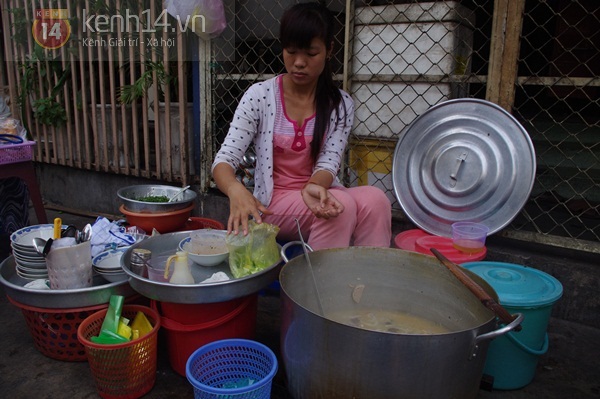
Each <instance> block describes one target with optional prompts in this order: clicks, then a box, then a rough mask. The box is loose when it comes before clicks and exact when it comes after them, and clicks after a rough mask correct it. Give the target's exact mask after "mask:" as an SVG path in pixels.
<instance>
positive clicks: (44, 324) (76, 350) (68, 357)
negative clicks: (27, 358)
mask: <svg viewBox="0 0 600 399" xmlns="http://www.w3.org/2000/svg"><path fill="white" fill-rule="evenodd" d="M7 297H8V296H7ZM8 300H9V301H10V302H11V303H12V304H13V305H15V306H16V307H18V308H19V309H21V313H23V316H24V317H25V322H26V323H27V327H29V331H30V332H31V337H32V338H33V344H34V345H35V347H36V349H37V350H38V351H40V352H41V353H42V354H43V355H45V356H48V357H50V358H52V359H56V360H64V361H71V362H82V361H86V360H87V357H86V355H85V348H84V347H83V345H81V343H79V340H78V339H77V328H78V327H79V325H80V324H81V323H82V322H83V320H85V319H86V318H87V317H88V316H90V315H92V314H93V313H95V312H97V311H98V310H101V309H106V308H107V307H108V304H100V305H96V306H88V307H82V308H70V309H46V308H38V307H34V306H29V305H25V304H22V303H19V302H17V301H15V300H14V299H12V298H11V297H8Z"/></svg>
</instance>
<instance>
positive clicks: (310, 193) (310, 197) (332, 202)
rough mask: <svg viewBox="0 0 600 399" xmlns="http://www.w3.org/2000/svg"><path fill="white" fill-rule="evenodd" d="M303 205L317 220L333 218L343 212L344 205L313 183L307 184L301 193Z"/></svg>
mask: <svg viewBox="0 0 600 399" xmlns="http://www.w3.org/2000/svg"><path fill="white" fill-rule="evenodd" d="M301 195H302V199H303V200H304V203H305V204H306V206H307V207H308V209H310V211H311V212H312V213H313V214H314V215H315V216H316V217H318V218H324V219H329V218H334V217H336V216H338V215H339V214H340V213H342V212H344V205H342V203H341V202H339V201H338V200H337V199H336V198H335V197H334V196H333V194H331V192H330V191H329V190H328V189H326V188H325V187H323V186H320V185H318V184H315V183H307V184H306V185H305V186H304V187H303V188H302V191H301Z"/></svg>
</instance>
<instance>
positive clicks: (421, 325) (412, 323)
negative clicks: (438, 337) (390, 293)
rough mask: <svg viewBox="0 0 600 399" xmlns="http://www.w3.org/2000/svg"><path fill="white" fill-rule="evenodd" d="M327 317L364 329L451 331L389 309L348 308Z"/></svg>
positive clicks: (426, 331) (419, 332)
mask: <svg viewBox="0 0 600 399" xmlns="http://www.w3.org/2000/svg"><path fill="white" fill-rule="evenodd" d="M327 318H328V319H330V320H332V321H335V322H338V323H342V324H345V325H348V326H352V327H357V328H361V329H364V330H370V331H378V332H385V333H392V334H413V335H417V334H418V335H432V334H444V333H448V332H450V330H449V329H447V328H446V327H444V326H442V325H441V324H440V323H437V322H434V321H431V320H428V319H426V318H423V317H419V316H415V315H413V314H410V313H404V312H397V311H389V310H373V309H363V310H348V311H338V312H332V313H328V314H327Z"/></svg>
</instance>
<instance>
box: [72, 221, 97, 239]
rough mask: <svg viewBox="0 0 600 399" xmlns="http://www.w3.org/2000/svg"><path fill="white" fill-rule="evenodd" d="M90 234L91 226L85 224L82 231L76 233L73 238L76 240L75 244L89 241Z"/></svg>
mask: <svg viewBox="0 0 600 399" xmlns="http://www.w3.org/2000/svg"><path fill="white" fill-rule="evenodd" d="M92 232H93V230H92V225H91V224H89V223H88V224H86V225H85V226H84V228H83V230H81V231H78V232H77V236H76V237H75V238H76V239H77V243H78V244H79V243H82V242H86V241H89V240H90V239H91V238H92Z"/></svg>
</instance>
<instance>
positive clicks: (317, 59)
mask: <svg viewBox="0 0 600 399" xmlns="http://www.w3.org/2000/svg"><path fill="white" fill-rule="evenodd" d="M328 55H329V50H328V49H327V46H325V43H324V42H323V40H322V39H320V38H316V37H315V38H314V39H312V41H311V43H310V47H308V48H296V47H287V48H284V49H283V63H284V65H285V69H286V71H287V72H288V74H289V75H290V77H291V78H292V81H293V82H294V83H295V84H297V85H300V86H304V85H311V84H316V83H317V80H318V78H319V76H320V75H321V72H323V69H324V68H325V62H327V57H328Z"/></svg>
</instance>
